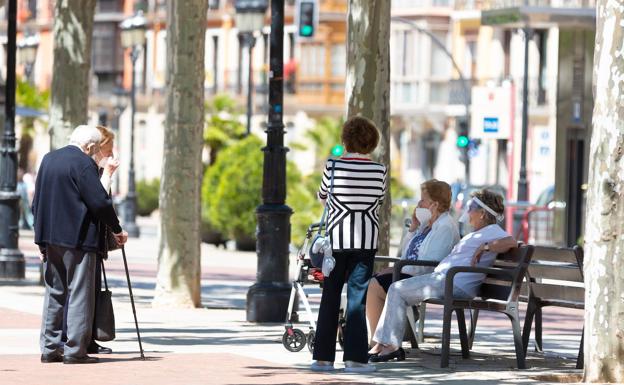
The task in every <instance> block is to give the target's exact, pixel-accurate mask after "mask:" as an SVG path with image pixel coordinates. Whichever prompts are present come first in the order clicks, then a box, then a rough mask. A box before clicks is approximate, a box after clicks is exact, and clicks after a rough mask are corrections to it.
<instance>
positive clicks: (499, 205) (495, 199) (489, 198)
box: [472, 189, 505, 225]
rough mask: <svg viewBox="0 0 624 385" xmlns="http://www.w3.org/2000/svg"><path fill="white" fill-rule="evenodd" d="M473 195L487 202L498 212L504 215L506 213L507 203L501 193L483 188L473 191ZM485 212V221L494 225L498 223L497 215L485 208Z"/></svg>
mask: <svg viewBox="0 0 624 385" xmlns="http://www.w3.org/2000/svg"><path fill="white" fill-rule="evenodd" d="M472 196H473V197H475V198H477V199H479V200H480V201H481V202H483V203H485V204H486V205H487V206H488V207H489V208H491V209H492V210H494V211H495V212H496V213H497V214H500V215H503V214H504V213H505V204H504V203H503V197H502V196H500V195H499V194H497V193H495V192H493V191H490V190H487V189H483V190H479V191H475V192H473V193H472ZM483 212H484V213H485V221H486V222H487V223H488V224H490V225H493V224H495V223H497V220H496V217H495V216H494V215H492V214H491V213H490V212H488V211H487V210H485V209H484V210H483Z"/></svg>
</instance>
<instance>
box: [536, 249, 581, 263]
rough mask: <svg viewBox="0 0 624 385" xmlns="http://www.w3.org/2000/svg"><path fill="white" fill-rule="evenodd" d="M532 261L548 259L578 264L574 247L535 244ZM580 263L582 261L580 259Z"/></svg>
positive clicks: (549, 260)
mask: <svg viewBox="0 0 624 385" xmlns="http://www.w3.org/2000/svg"><path fill="white" fill-rule="evenodd" d="M531 260H532V261H534V262H535V261H548V262H563V263H571V264H578V262H579V261H577V258H576V252H575V251H574V249H566V248H562V247H548V246H535V251H534V252H533V258H531ZM580 262H581V263H582V261H580Z"/></svg>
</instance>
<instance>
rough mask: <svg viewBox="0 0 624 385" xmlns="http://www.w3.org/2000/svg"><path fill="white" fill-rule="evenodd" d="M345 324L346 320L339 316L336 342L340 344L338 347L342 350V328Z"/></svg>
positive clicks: (343, 328)
mask: <svg viewBox="0 0 624 385" xmlns="http://www.w3.org/2000/svg"><path fill="white" fill-rule="evenodd" d="M346 326H347V321H346V320H345V319H344V318H342V317H341V318H340V320H338V333H337V334H338V344H339V345H340V347H341V348H342V350H344V330H345V327H346Z"/></svg>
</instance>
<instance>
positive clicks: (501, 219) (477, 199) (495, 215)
mask: <svg viewBox="0 0 624 385" xmlns="http://www.w3.org/2000/svg"><path fill="white" fill-rule="evenodd" d="M471 200H473V201H475V202H476V203H477V204H478V205H479V206H481V207H482V208H483V209H484V210H485V211H487V212H488V213H490V214H492V215H493V216H494V218H496V220H497V221H499V222H502V221H503V219H505V217H504V216H503V215H502V214H499V213H497V212H496V211H494V210H492V209H491V208H490V206H488V205H486V204H485V203H483V202H482V201H481V199H479V198H477V197H472V199H471ZM468 210H470V202H468Z"/></svg>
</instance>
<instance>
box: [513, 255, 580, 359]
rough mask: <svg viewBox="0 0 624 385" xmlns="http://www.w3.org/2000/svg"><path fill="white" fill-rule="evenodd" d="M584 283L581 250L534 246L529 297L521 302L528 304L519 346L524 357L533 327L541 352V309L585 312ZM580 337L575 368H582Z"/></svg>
mask: <svg viewBox="0 0 624 385" xmlns="http://www.w3.org/2000/svg"><path fill="white" fill-rule="evenodd" d="M582 283H583V250H582V249H581V248H580V247H578V246H575V247H574V248H557V247H547V246H536V247H535V251H534V253H533V259H532V260H531V264H530V265H529V269H528V272H527V285H528V296H526V297H524V298H522V299H523V300H526V301H527V302H528V306H527V313H526V317H525V319H524V330H523V332H522V343H523V347H524V351H525V353H526V351H527V348H528V345H529V336H530V335H531V326H532V325H533V324H535V345H536V350H538V351H542V308H543V307H547V306H558V307H564V308H570V309H584V308H585V289H584V287H583V286H582V285H580V284H582ZM584 331H585V330H584V329H583V333H582V334H581V345H580V348H579V352H578V356H577V361H576V367H577V368H578V369H582V368H583V361H584V360H583V339H584Z"/></svg>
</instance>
